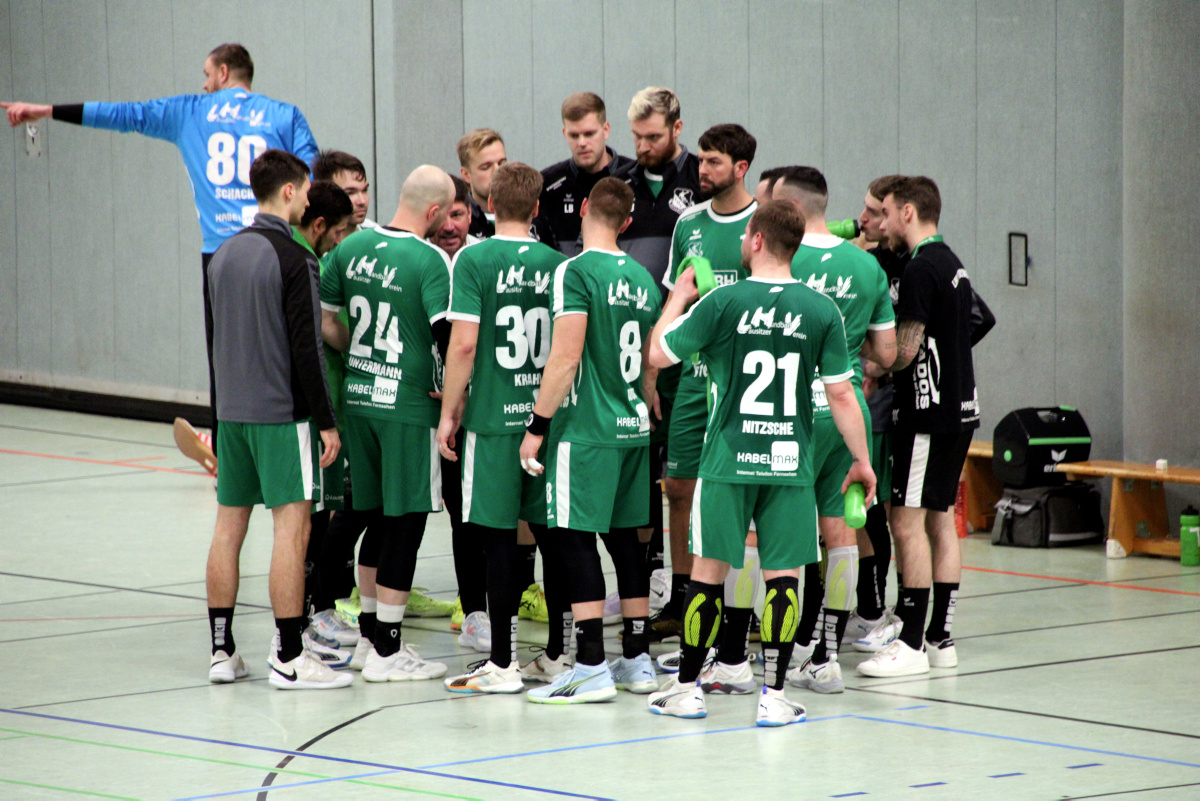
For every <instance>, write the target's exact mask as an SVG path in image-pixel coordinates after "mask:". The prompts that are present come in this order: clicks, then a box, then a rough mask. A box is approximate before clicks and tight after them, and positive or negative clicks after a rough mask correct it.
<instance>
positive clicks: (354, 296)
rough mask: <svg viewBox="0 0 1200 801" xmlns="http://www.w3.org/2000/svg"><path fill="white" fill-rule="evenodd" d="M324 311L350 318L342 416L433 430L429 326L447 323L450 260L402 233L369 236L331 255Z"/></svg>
mask: <svg viewBox="0 0 1200 801" xmlns="http://www.w3.org/2000/svg"><path fill="white" fill-rule="evenodd" d="M331 255H333V261H332V263H331V264H330V265H329V267H328V268H327V269H326V270H325V271H324V272H323V273H322V275H321V307H322V308H323V309H325V310H327V311H333V312H336V311H340V310H341V309H342V307H343V306H344V307H346V308H347V310H348V311H349V313H350V325H349V329H350V346H349V348H347V350H346V384H345V401H344V402H345V404H346V413H347V414H351V415H364V416H367V417H376V418H379V419H382V420H391V421H394V422H399V423H411V424H413V425H421V426H430V427H436V426H437V424H438V415H439V412H440V409H441V406H440V404H439V402H438V401H437V400H435V399H433V398H431V397H430V396H429V393H430V392H435V391H440V390H441V359H440V358H439V356H438V352H437V345H436V343H435V342H434V339H433V331H432V329H431V328H430V326H431V325H432V324H433V323H435V322H437V321H438V320H440V319H442V318H443V317H445V316H446V309H447V307H448V305H449V299H450V260H449V259H447V258H446V254H445V253H443V252H442V251H441V250H439V249H438V248H436V247H434V246H433V245H431V244H429V243H428V242H426V241H425V240H424V239H421V238H419V237H417V236H415V235H414V234H411V233H409V232H407V231H398V230H395V229H391V228H382V227H381V228H368V229H364V230H361V231H358V232H357V233H354V234H351V235H350V236H348V237H346V239H344V240H343V241H342V244H341V245H339V246H338V247H337V248H336V249H335V250H334V251H333V252H332V254H331Z"/></svg>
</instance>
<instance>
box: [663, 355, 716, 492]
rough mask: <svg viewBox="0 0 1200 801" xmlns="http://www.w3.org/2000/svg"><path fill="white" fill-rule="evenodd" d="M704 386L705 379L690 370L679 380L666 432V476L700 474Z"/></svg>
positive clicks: (705, 408)
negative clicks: (694, 374) (668, 427)
mask: <svg viewBox="0 0 1200 801" xmlns="http://www.w3.org/2000/svg"><path fill="white" fill-rule="evenodd" d="M707 386H708V383H707V381H706V380H705V379H703V378H697V377H695V376H693V375H692V374H691V373H690V372H687V373H686V374H685V375H684V376H683V378H681V379H680V380H679V390H678V391H677V392H676V393H675V403H674V405H673V406H672V408H671V422H670V430H669V431H668V433H667V477H668V478H696V476H698V475H700V452H701V451H703V450H704V428H705V425H706V424H707V422H708V399H707V398H706V397H705V393H706V392H707V391H708V390H707Z"/></svg>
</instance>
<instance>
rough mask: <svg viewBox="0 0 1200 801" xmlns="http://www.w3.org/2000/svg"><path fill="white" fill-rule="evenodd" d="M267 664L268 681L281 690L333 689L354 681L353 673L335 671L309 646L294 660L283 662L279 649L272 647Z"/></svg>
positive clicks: (346, 685)
mask: <svg viewBox="0 0 1200 801" xmlns="http://www.w3.org/2000/svg"><path fill="white" fill-rule="evenodd" d="M267 664H268V665H269V666H270V668H271V675H270V676H269V677H268V679H267V681H268V682H269V683H270V684H271V686H272V687H277V688H278V689H280V690H332V689H336V688H338V687H349V686H350V682H352V681H354V676H353V675H352V674H350V673H338V672H336V671H334V670H333V669H332V668H330V667H329V666H328V665H326V664H324V663H323V662H322V661H321V660H320V659H319V658H318V657H317V656H315V655H314V654H313V653H312V652H311V651H309V650H308V649H307V648H305V649H304V650H303V651H301V652H300V655H299V656H298V657H296V658H295V659H293V660H292V661H290V662H281V661H280V660H279V651H278V649H276V648H275V647H272V648H271V653H269V654H268V655H267Z"/></svg>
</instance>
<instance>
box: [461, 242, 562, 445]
mask: <svg viewBox="0 0 1200 801" xmlns="http://www.w3.org/2000/svg"><path fill="white" fill-rule="evenodd" d="M562 260H563V257H562V254H561V253H559V252H558V251H557V250H554V249H553V248H550V247H547V246H546V245H543V244H541V243H540V242H537V241H535V240H532V239H513V238H510V237H506V236H493V237H492V238H490V239H485V240H483V241H482V242H479V243H477V244H474V245H468V246H467V247H465V248H463V249H462V250H460V251H458V253H457V254H455V256H454V269H453V271H452V279H451V282H450V313H449V314H448V315H447V317H448V318H449V319H450V320H451V321H455V320H462V321H465V322H471V323H478V324H479V339H478V341H477V342H476V345H475V365H474V369H473V371H472V373H471V389H470V393H469V394H468V396H467V408H466V411H465V412H463V427H464V428H466V429H467V430H468V431H472V432H474V433H476V434H511V433H514V432H520V431H522V430H523V429H524V427H525V419H526V418H527V417H528V416H529V413H530V412H532V411H533V403H534V401H535V400H536V399H537V392H538V388H539V387H540V386H541V384H542V368H543V367H545V366H546V360H547V359H548V358H550V279H551V278H552V277H553V276H554V268H555V267H557V266H558V265H559V264H560V263H561V262H562Z"/></svg>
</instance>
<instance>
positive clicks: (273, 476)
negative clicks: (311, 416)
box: [217, 420, 323, 511]
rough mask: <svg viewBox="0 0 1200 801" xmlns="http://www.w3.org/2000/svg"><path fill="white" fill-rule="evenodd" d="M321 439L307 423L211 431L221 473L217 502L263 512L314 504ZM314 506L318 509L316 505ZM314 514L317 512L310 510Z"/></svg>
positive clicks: (318, 490) (319, 494)
mask: <svg viewBox="0 0 1200 801" xmlns="http://www.w3.org/2000/svg"><path fill="white" fill-rule="evenodd" d="M320 442H321V437H320V435H319V434H318V433H317V430H316V428H315V427H314V426H313V425H312V421H311V420H304V421H303V422H299V423H230V422H226V421H224V420H222V421H221V424H220V425H219V426H218V427H217V451H218V452H219V453H220V454H221V472H220V477H219V478H218V479H217V503H219V504H221V505H222V506H255V505H257V504H260V503H261V504H263V505H264V506H266V507H267V508H268V509H270V508H272V507H275V506H283V505H284V504H287V503H295V502H296V501H318V502H319V501H320V500H321V497H322V494H323V493H322V489H321V487H320V485H319V483H318V482H320V481H321V470H320V469H319V467H318V464H319V463H320V460H321V459H320ZM318 507H319V504H318ZM316 511H320V509H319V508H318V509H316Z"/></svg>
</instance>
